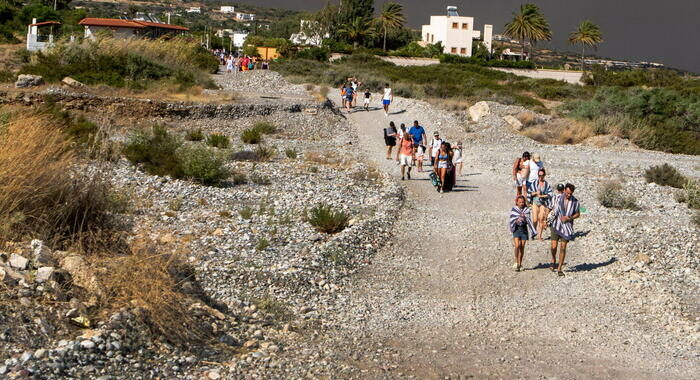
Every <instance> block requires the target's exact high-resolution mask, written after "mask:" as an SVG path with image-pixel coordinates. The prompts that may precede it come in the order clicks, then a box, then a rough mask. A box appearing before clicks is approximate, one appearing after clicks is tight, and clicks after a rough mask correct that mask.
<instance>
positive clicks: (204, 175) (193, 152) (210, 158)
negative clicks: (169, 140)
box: [178, 146, 230, 186]
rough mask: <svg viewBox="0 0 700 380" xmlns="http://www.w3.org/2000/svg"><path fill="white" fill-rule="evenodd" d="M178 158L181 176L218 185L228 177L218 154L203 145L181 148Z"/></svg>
mask: <svg viewBox="0 0 700 380" xmlns="http://www.w3.org/2000/svg"><path fill="white" fill-rule="evenodd" d="M178 158H179V161H180V162H181V167H182V174H183V176H184V177H185V178H188V179H191V180H193V181H196V182H199V183H201V184H203V185H208V186H214V185H220V184H221V183H223V181H225V180H226V179H227V178H228V177H229V174H230V173H229V171H228V169H226V168H225V166H224V161H223V160H222V159H221V157H220V155H218V154H217V153H216V152H214V151H211V150H209V149H207V148H206V147H204V146H194V147H185V148H181V149H180V150H179V151H178Z"/></svg>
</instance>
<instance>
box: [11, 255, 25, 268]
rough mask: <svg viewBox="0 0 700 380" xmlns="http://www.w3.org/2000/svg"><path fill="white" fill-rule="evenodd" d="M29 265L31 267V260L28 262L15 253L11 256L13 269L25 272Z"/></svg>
mask: <svg viewBox="0 0 700 380" xmlns="http://www.w3.org/2000/svg"><path fill="white" fill-rule="evenodd" d="M27 265H29V260H27V259H26V258H25V257H24V256H21V255H18V254H16V253H13V254H12V255H11V256H10V266H11V267H12V268H15V269H19V270H25V269H27Z"/></svg>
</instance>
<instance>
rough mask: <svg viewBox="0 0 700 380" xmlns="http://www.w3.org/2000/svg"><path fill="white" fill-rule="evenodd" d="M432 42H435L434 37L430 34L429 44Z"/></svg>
mask: <svg viewBox="0 0 700 380" xmlns="http://www.w3.org/2000/svg"><path fill="white" fill-rule="evenodd" d="M433 42H435V35H434V34H431V35H430V43H431V44H432V43H433Z"/></svg>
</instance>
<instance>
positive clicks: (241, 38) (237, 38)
mask: <svg viewBox="0 0 700 380" xmlns="http://www.w3.org/2000/svg"><path fill="white" fill-rule="evenodd" d="M232 38H233V46H235V47H237V48H242V47H243V44H244V43H245V39H246V38H248V33H243V32H236V33H233V37H232Z"/></svg>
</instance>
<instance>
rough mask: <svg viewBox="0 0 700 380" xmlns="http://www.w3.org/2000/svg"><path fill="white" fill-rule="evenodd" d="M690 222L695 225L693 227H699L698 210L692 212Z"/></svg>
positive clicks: (699, 217)
mask: <svg viewBox="0 0 700 380" xmlns="http://www.w3.org/2000/svg"><path fill="white" fill-rule="evenodd" d="M691 222H693V224H694V225H695V227H700V212H698V211H696V212H695V213H693V216H692V217H691Z"/></svg>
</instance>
